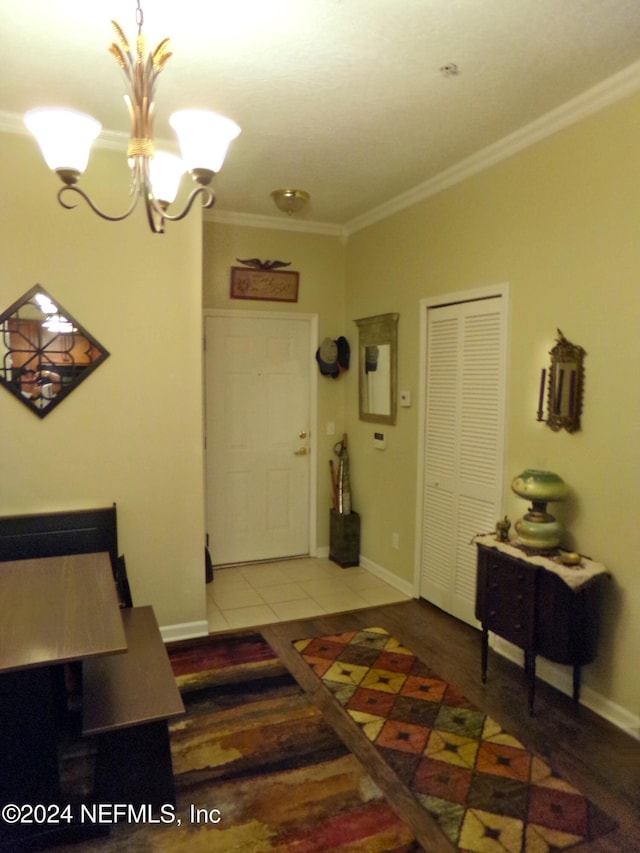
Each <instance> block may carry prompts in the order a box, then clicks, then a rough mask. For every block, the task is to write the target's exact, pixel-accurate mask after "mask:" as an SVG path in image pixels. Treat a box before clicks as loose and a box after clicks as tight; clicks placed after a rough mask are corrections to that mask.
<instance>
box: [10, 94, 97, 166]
mask: <svg viewBox="0 0 640 853" xmlns="http://www.w3.org/2000/svg"><path fill="white" fill-rule="evenodd" d="M24 123H25V124H26V126H27V127H28V129H29V130H30V131H31V133H32V134H33V135H34V136H35V138H36V141H37V143H38V145H39V146H40V150H41V151H42V156H43V157H44V159H45V161H46V163H47V166H48V167H49V168H50V169H53V171H54V172H59V171H70V172H75V173H78V174H82V173H83V172H84V170H85V169H86V168H87V163H88V161H89V152H90V151H91V144H92V143H93V141H94V139H95V138H96V136H97V135H98V134H99V133H100V129H101V127H102V126H101V124H100V122H99V121H96V119H94V118H92V117H91V116H89V115H86V113H80V112H77V111H76V110H68V109H63V108H48V107H44V108H42V109H37V110H30V111H29V112H28V113H26V115H25V117H24Z"/></svg>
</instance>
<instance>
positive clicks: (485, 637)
mask: <svg viewBox="0 0 640 853" xmlns="http://www.w3.org/2000/svg"><path fill="white" fill-rule="evenodd" d="M488 651H489V629H488V628H487V626H486V625H485V624H484V623H483V624H482V683H483V684H485V683H486V681H487V658H488Z"/></svg>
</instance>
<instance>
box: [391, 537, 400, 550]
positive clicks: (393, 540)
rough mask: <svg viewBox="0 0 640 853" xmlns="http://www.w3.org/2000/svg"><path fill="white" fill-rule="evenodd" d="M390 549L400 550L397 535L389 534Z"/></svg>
mask: <svg viewBox="0 0 640 853" xmlns="http://www.w3.org/2000/svg"><path fill="white" fill-rule="evenodd" d="M391 547H392V548H395V549H396V550H397V549H398V548H400V535H399V534H398V533H392V534H391Z"/></svg>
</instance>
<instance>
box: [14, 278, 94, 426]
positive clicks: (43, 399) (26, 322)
mask: <svg viewBox="0 0 640 853" xmlns="http://www.w3.org/2000/svg"><path fill="white" fill-rule="evenodd" d="M108 356H109V352H108V351H107V350H106V349H105V348H104V347H103V346H102V344H100V343H99V342H98V341H97V340H96V339H95V338H94V337H93V335H91V334H90V333H89V332H88V331H87V330H86V329H85V328H84V327H83V326H82V325H81V324H80V323H79V322H78V321H77V320H76V319H75V318H74V317H72V316H71V314H69V312H68V311H67V310H66V309H65V308H63V307H62V305H60V303H59V302H57V301H56V300H55V299H53V297H52V296H50V295H49V294H48V293H47V291H46V290H45V289H44V288H43V287H41V286H40V285H39V284H36V285H35V286H34V287H32V288H31V290H28V291H27V292H26V293H25V294H24V296H21V297H20V299H18V300H17V301H16V302H14V303H13V305H10V306H9V308H7V310H6V311H4V312H3V313H2V314H0V385H4V387H5V388H6V389H7V390H8V391H10V392H11V393H12V394H13V395H14V396H15V397H17V399H18V400H20V402H21V403H24V405H25V406H27V408H29V409H30V410H31V411H32V412H33V413H34V414H36V415H37V416H38V417H39V418H44V417H45V416H46V415H48V414H49V412H51V411H53V409H55V407H56V406H57V405H59V404H60V403H61V402H62V400H64V398H65V397H68V396H69V394H71V392H72V391H74V390H75V389H76V388H77V387H78V385H79V384H80V383H81V382H82V381H83V380H85V379H86V378H87V376H89V375H90V374H91V373H93V371H94V370H95V369H96V368H97V367H98V366H99V365H100V364H102V362H103V361H104V360H105V359H106V358H108Z"/></svg>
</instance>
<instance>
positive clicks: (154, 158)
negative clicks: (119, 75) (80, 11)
mask: <svg viewBox="0 0 640 853" xmlns="http://www.w3.org/2000/svg"><path fill="white" fill-rule="evenodd" d="M136 23H137V25H138V36H137V39H136V42H135V45H134V46H133V47H132V46H130V44H129V41H128V40H127V38H126V36H125V34H124V32H123V31H122V28H121V27H120V26H119V25H118V24H117V23H116V22H115V21H112V22H111V24H112V26H113V28H114V30H115V32H116V35H117V37H118V42H113V44H112V45H111V47H110V48H109V52H110V53H111V54H112V55H113V56H114V57H115V59H116V61H117V63H118V65H119V66H120V67H121V68H122V70H123V71H124V73H125V77H126V79H127V82H128V84H129V91H128V94H127V95H125V101H126V103H127V106H128V108H129V114H130V118H131V138H130V140H129V145H128V149H127V157H128V160H129V166H130V168H131V196H132V200H131V204H130V206H129V208H128V210H126V211H125V212H124V213H122V214H120V215H118V216H110V215H108V214H106V213H104V212H103V211H101V210H100V209H99V208H98V207H97V206H96V205H95V204H94V202H93V201H92V200H91V199H90V198H89V196H88V195H87V194H86V193H85V192H84V190H82V189H81V188H80V187H79V186H78V185H77V183H78V180H79V179H80V177H81V175H82V173H83V172H84V170H85V169H86V167H87V163H88V160H89V152H90V149H91V145H92V143H93V141H94V140H95V138H96V137H97V136H98V134H99V133H100V129H101V125H100V122H98V121H96V119H94V118H92V117H91V116H89V115H86V114H85V113H80V112H77V111H75V110H68V109H62V108H40V109H35V110H31V111H29V112H28V113H26V115H25V117H24V120H25V124H26V125H27V127H28V129H29V130H30V131H31V133H32V134H33V135H34V136H35V138H36V141H37V142H38V145H39V146H40V150H41V151H42V154H43V156H44V159H45V161H46V163H47V165H48V166H49V168H50V169H52V170H53V171H54V172H56V173H57V175H58V177H59V178H60V180H61V181H62V182H63V184H64V186H62V187H61V188H60V190H59V191H58V201H59V202H60V204H61V205H62V206H63V207H64V208H66V209H67V210H70V209H72V208H73V207H75V206H76V205H75V204H74V203H72V202H71V201H70V197H71V196H73V195H79V196H80V197H81V198H83V199H84V200H85V201H86V202H87V204H88V205H89V207H90V208H91V209H92V210H93V211H94V212H95V213H97V214H98V216H100V217H102V219H107V220H109V221H110V222H119V221H121V220H123V219H126V218H127V217H128V216H130V215H131V214H132V213H133V211H134V210H135V208H136V207H137V205H138V201H139V200H140V199H141V198H142V199H144V203H145V207H146V211H147V218H148V221H149V226H150V228H151V230H152V231H153V232H154V233H155V234H161V233H163V232H164V223H165V220H169V221H171V222H176V221H177V220H179V219H183V218H184V217H185V216H186V215H187V214H188V213H189V211H190V210H191V207H192V205H193V203H194V201H195V200H196V198H197V197H198V196H202V199H201V202H202V207H203V208H211V207H213V205H214V203H215V193H214V192H213V190H212V189H211V188H210V186H209V185H210V184H211V181H212V180H213V177H214V175H215V174H216V173H217V172H219V171H220V169H221V167H222V164H223V162H224V158H225V156H226V153H227V149H228V147H229V144H230V142H231V141H232V140H233V139H235V138H236V137H237V136H238V134H239V133H240V128H239V127H238V125H237V124H236V123H235V122H234V121H231V119H228V118H225V117H224V116H221V115H218V114H217V113H213V112H207V111H205V110H181V111H179V112H176V113H173V115H172V116H171V117H170V119H169V123H170V124H171V126H172V127H173V129H174V131H175V132H176V135H177V136H178V142H179V144H180V150H181V153H182V159H180V158H179V157H177V156H176V155H174V154H169V153H168V152H164V151H156V150H155V143H154V138H153V119H154V115H155V104H154V92H155V86H156V80H157V78H158V76H159V74H160V72H161V71H162V69H163V68H164V66H165V65H166V63H167V61H168V60H169V58H170V57H171V55H172V54H171V52H170V50H169V39H168V38H167V39H164V40H163V41H161V42H160V44H159V45H158V47H156V49H155V50H154V51H153V52H151V53H149V55H148V56H145V52H146V46H145V39H144V36H143V34H142V25H143V12H142V8H141V6H140V0H138V1H137V10H136ZM185 172H189V173H190V175H191V176H192V178H193V179H194V180H195V181H196V183H197V184H198V186H197V187H196V188H195V189H193V190H192V192H191V193H190V195H189V197H188V199H187V201H186V204H185V207H184V209H183V210H182V212H180V213H175V214H171V213H168V212H167V211H168V208H169V205H170V204H171V203H172V202H173V201H174V200H175V198H176V196H177V194H178V188H179V184H180V180H181V178H182V176H183V175H184V173H185Z"/></svg>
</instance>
